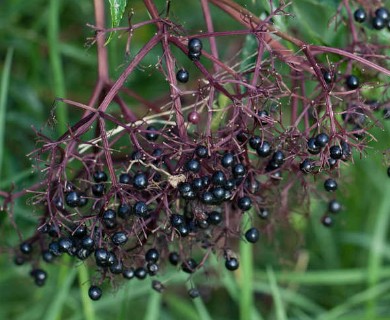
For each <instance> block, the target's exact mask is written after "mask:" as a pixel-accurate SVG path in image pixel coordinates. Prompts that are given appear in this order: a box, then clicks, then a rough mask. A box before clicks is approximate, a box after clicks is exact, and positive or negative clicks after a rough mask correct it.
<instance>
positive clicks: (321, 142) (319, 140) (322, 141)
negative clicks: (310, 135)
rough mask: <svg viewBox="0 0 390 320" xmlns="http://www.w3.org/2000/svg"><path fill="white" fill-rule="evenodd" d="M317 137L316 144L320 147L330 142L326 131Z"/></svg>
mask: <svg viewBox="0 0 390 320" xmlns="http://www.w3.org/2000/svg"><path fill="white" fill-rule="evenodd" d="M315 139H316V140H315V144H316V145H317V146H319V147H320V148H323V147H325V146H326V145H327V144H328V142H329V136H328V135H327V134H326V133H320V134H318V135H317V136H316V137H315Z"/></svg>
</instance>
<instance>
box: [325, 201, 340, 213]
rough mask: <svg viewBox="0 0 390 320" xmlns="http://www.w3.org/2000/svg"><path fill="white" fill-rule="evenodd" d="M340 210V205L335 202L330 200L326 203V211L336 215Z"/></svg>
mask: <svg viewBox="0 0 390 320" xmlns="http://www.w3.org/2000/svg"><path fill="white" fill-rule="evenodd" d="M341 209H342V206H341V203H340V202H338V201H337V200H331V201H329V203H328V211H329V212H331V213H338V212H340V211H341Z"/></svg>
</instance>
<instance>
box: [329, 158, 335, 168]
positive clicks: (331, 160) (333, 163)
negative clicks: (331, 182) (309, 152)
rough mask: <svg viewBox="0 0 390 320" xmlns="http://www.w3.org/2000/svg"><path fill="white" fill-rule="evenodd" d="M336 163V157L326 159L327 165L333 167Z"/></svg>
mask: <svg viewBox="0 0 390 320" xmlns="http://www.w3.org/2000/svg"><path fill="white" fill-rule="evenodd" d="M336 164H337V160H336V159H333V158H329V159H328V165H329V167H330V168H334V167H335V166H336Z"/></svg>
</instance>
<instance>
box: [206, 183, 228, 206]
mask: <svg viewBox="0 0 390 320" xmlns="http://www.w3.org/2000/svg"><path fill="white" fill-rule="evenodd" d="M210 192H211V193H212V194H213V196H214V199H215V201H216V202H218V203H219V202H221V201H222V200H224V199H225V192H226V191H225V189H224V188H222V187H215V188H212V189H210Z"/></svg>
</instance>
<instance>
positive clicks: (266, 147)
mask: <svg viewBox="0 0 390 320" xmlns="http://www.w3.org/2000/svg"><path fill="white" fill-rule="evenodd" d="M256 152H257V154H258V155H259V156H260V157H262V158H265V157H268V156H269V155H270V154H271V152H272V148H271V145H270V144H269V142H267V141H263V143H260V144H259V145H258V146H257V148H256Z"/></svg>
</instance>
